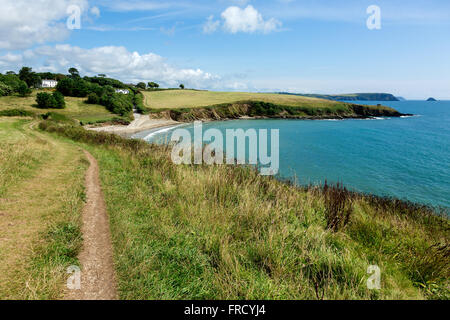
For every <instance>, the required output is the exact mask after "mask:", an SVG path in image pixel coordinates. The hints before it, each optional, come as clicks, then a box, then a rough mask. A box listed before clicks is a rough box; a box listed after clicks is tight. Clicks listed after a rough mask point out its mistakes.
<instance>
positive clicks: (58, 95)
mask: <svg viewBox="0 0 450 320" xmlns="http://www.w3.org/2000/svg"><path fill="white" fill-rule="evenodd" d="M53 98H55V100H56V106H57V108H58V109H64V108H65V107H66V102H65V101H64V96H63V95H62V94H61V93H60V92H58V91H56V92H54V93H53Z"/></svg>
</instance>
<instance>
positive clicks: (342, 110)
mask: <svg viewBox="0 0 450 320" xmlns="http://www.w3.org/2000/svg"><path fill="white" fill-rule="evenodd" d="M144 104H145V106H146V107H147V108H148V109H149V111H150V112H151V113H152V114H154V115H155V116H157V117H158V116H160V117H168V116H170V117H171V118H172V119H174V120H177V121H181V122H190V121H194V120H220V119H236V118H240V117H244V116H250V117H269V118H294V119H295V118H297V119H298V118H302V119H303V118H305V119H323V118H337V119H342V118H357V117H368V116H399V115H400V114H399V113H398V112H397V111H396V110H394V109H392V108H388V107H384V106H362V105H354V104H350V103H344V102H337V101H330V100H324V99H317V98H310V97H304V96H296V95H287V94H284V95H283V94H267V93H245V92H212V91H195V90H163V91H146V92H144ZM169 110H170V111H169Z"/></svg>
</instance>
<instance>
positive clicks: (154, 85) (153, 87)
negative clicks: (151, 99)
mask: <svg viewBox="0 0 450 320" xmlns="http://www.w3.org/2000/svg"><path fill="white" fill-rule="evenodd" d="M148 87H149V88H150V89H156V88H159V84H157V83H156V82H149V83H148Z"/></svg>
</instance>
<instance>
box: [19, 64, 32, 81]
mask: <svg viewBox="0 0 450 320" xmlns="http://www.w3.org/2000/svg"><path fill="white" fill-rule="evenodd" d="M32 73H33V69H32V68H30V67H22V69H20V71H19V78H20V80H22V81H25V82H27V80H28V79H29V78H30V76H31V74H32Z"/></svg>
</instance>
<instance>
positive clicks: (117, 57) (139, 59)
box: [0, 44, 220, 88]
mask: <svg viewBox="0 0 450 320" xmlns="http://www.w3.org/2000/svg"><path fill="white" fill-rule="evenodd" d="M39 61H44V66H42V67H34V68H33V69H35V70H37V71H51V72H62V73H67V70H68V69H69V68H70V67H76V68H77V69H78V70H79V71H80V72H81V73H82V74H86V75H96V74H100V73H104V74H107V75H108V76H109V77H113V78H117V79H121V80H122V81H125V82H139V81H159V82H161V83H162V84H163V85H166V86H178V84H180V83H181V82H182V83H184V84H185V85H186V86H188V87H195V88H207V87H208V88H209V87H214V86H215V85H217V83H218V81H219V80H220V77H218V76H215V75H213V74H211V73H208V72H205V71H203V70H201V69H189V68H177V67H175V66H173V65H171V64H169V63H168V62H167V61H166V59H165V58H163V57H161V56H159V55H157V54H154V53H147V54H139V53H138V52H130V51H128V50H127V49H126V48H125V47H116V46H109V47H98V48H93V49H83V48H79V47H75V46H71V45H67V44H65V45H56V46H42V47H39V48H36V49H34V50H28V51H27V52H25V53H23V54H16V55H13V54H7V55H4V56H0V66H2V69H4V70H12V69H14V70H17V69H19V68H20V67H21V66H22V65H30V66H36V64H37V63H39Z"/></svg>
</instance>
